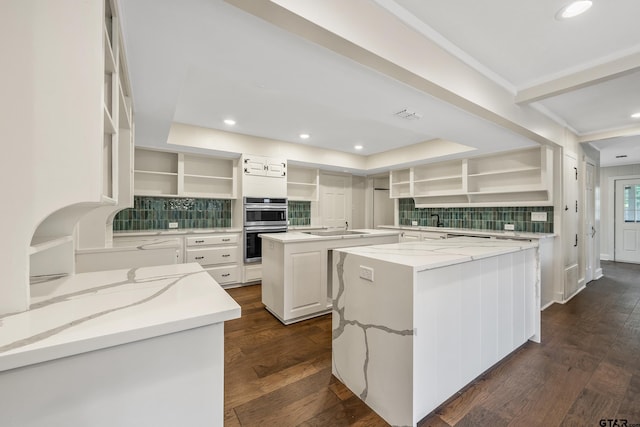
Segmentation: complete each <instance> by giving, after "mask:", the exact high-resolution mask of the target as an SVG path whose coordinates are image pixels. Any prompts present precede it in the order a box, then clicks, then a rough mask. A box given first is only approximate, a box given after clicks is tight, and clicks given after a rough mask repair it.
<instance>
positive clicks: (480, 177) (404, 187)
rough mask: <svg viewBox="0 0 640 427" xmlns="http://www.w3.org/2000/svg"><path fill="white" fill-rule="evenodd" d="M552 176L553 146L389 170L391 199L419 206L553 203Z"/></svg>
mask: <svg viewBox="0 0 640 427" xmlns="http://www.w3.org/2000/svg"><path fill="white" fill-rule="evenodd" d="M552 174H553V153H552V151H551V149H550V148H548V147H535V148H527V149H523V150H515V151H510V152H507V153H500V154H494V155H487V156H482V157H475V158H469V159H461V160H454V161H446V162H442V163H429V164H425V165H420V166H414V167H413V168H410V169H402V170H398V171H392V172H391V178H390V185H391V197H392V198H401V197H413V198H415V200H416V206H417V205H418V204H420V205H421V207H427V206H434V207H435V206H447V204H450V206H462V205H465V204H468V205H473V206H480V205H482V206H500V205H504V204H509V205H527V204H536V205H540V206H542V205H551V204H552V200H553V196H552V193H553V191H552V190H553V189H552V188H551V183H552V182H553V180H552ZM418 200H420V202H418Z"/></svg>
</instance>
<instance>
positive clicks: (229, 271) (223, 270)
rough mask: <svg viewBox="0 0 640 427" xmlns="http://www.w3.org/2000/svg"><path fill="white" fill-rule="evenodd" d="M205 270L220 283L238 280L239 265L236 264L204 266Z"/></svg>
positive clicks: (236, 281)
mask: <svg viewBox="0 0 640 427" xmlns="http://www.w3.org/2000/svg"><path fill="white" fill-rule="evenodd" d="M205 271H206V272H207V273H209V274H210V275H211V277H213V278H214V279H215V281H216V282H218V283H219V284H221V285H224V284H227V283H238V282H239V281H240V280H239V278H240V267H238V266H237V265H230V266H226V267H213V268H205Z"/></svg>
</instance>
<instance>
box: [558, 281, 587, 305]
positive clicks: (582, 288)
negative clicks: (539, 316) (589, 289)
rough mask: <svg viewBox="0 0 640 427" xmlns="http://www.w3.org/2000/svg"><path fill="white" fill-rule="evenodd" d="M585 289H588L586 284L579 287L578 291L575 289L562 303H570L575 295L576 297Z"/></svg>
mask: <svg viewBox="0 0 640 427" xmlns="http://www.w3.org/2000/svg"><path fill="white" fill-rule="evenodd" d="M584 289H586V286H585V285H582V286H581V287H580V288H578V290H577V291H575V292H574V293H573V294H571V295H570V296H569V298H567V299H566V300H564V301H562V304H566V303H568V302H569V301H571V299H572V298H573V297H575V296H576V295H578V294H579V293H580V292H582V291H583V290H584Z"/></svg>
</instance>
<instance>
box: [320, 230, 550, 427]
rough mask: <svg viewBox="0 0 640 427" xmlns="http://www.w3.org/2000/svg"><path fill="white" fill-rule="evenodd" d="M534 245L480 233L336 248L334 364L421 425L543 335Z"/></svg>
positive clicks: (399, 419) (349, 380)
mask: <svg viewBox="0 0 640 427" xmlns="http://www.w3.org/2000/svg"><path fill="white" fill-rule="evenodd" d="M537 254H538V252H537V246H536V245H535V244H534V243H529V242H500V241H497V242H495V241H492V242H487V241H486V239H475V238H454V239H448V240H442V241H433V242H415V243H400V244H390V245H378V246H367V247H361V248H347V249H338V250H336V251H335V254H334V259H333V276H334V277H333V296H334V299H333V312H332V316H333V319H332V322H333V326H332V329H333V341H332V347H333V348H332V352H333V353H332V359H333V374H334V375H335V376H336V377H337V378H338V379H339V380H340V381H342V382H343V383H344V384H345V385H346V386H347V387H348V388H349V389H351V391H353V392H354V394H356V395H357V396H359V397H360V398H361V399H362V400H363V401H364V402H365V403H366V404H367V405H368V406H369V407H371V408H372V409H373V410H375V411H376V412H377V413H378V414H379V415H380V416H381V417H382V418H384V419H385V420H386V421H387V422H389V423H390V424H391V425H398V426H408V425H411V426H415V425H416V424H417V423H418V421H420V420H421V419H422V418H424V417H425V416H427V415H428V414H429V413H431V412H432V411H433V410H435V409H436V408H437V407H438V406H440V405H441V404H442V403H444V402H445V401H446V400H447V399H449V398H450V397H451V396H453V395H454V394H455V393H456V392H457V391H458V390H460V389H462V388H463V387H464V386H465V385H467V384H468V383H470V382H471V381H472V380H473V379H475V378H476V377H478V376H479V375H480V374H482V373H483V372H484V371H486V370H487V369H488V368H490V367H491V366H492V365H494V364H495V363H497V362H498V361H500V360H501V359H503V358H504V357H505V356H507V355H508V354H509V353H511V352H512V351H513V350H515V349H517V348H518V347H519V346H521V345H522V344H524V343H525V342H526V341H527V340H530V339H531V340H534V341H539V339H540V288H539V286H540V269H539V260H538V255H537Z"/></svg>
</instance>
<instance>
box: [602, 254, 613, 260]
mask: <svg viewBox="0 0 640 427" xmlns="http://www.w3.org/2000/svg"><path fill="white" fill-rule="evenodd" d="M600 261H613V257H612V256H611V255H609V254H600Z"/></svg>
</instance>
